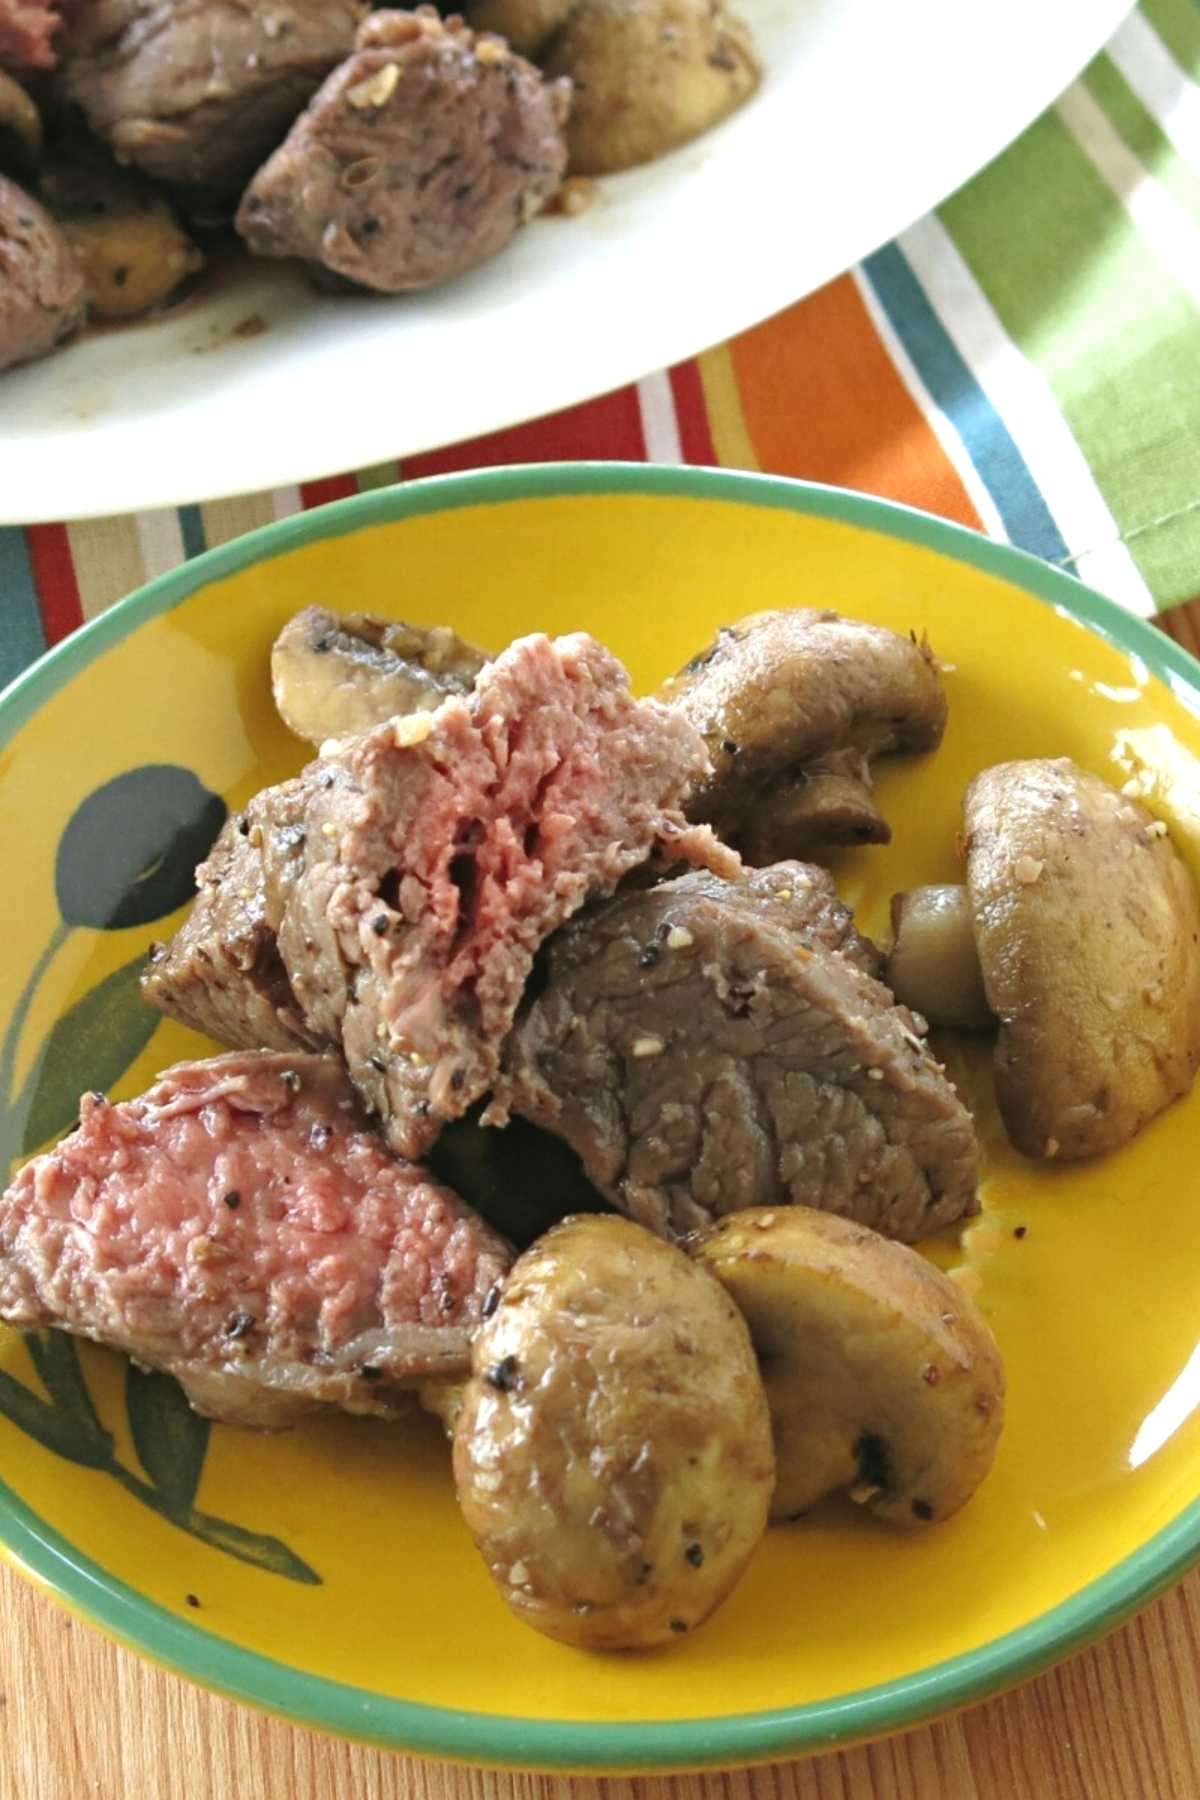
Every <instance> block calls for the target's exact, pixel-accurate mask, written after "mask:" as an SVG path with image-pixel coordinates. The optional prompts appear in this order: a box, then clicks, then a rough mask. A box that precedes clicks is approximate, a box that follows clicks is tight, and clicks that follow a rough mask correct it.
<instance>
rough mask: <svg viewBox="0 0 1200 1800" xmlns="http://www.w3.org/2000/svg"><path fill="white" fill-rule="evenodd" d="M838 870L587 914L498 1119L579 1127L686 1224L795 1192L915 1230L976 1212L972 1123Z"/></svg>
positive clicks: (558, 951)
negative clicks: (843, 890)
mask: <svg viewBox="0 0 1200 1800" xmlns="http://www.w3.org/2000/svg"><path fill="white" fill-rule="evenodd" d="M827 880H828V878H827V877H821V876H820V873H819V872H814V871H804V870H798V869H797V868H796V867H795V866H794V865H791V866H789V865H785V866H784V868H783V869H782V870H779V869H771V870H763V871H759V872H757V873H755V874H754V875H751V876H749V877H747V878H746V879H745V880H744V881H743V882H742V883H740V884H729V883H721V882H718V881H714V880H712V879H711V877H707V876H705V875H702V874H693V875H685V876H683V877H682V878H681V879H679V880H676V881H671V882H666V883H664V884H663V885H661V886H659V887H657V888H653V889H651V890H649V891H648V892H643V893H632V892H630V893H625V894H622V895H619V896H618V897H617V898H615V899H613V900H611V901H609V902H608V903H607V904H606V905H603V906H600V907H598V908H595V909H593V910H591V911H589V912H588V913H586V914H585V915H584V916H583V917H581V918H579V919H577V920H575V921H574V922H573V923H572V924H571V925H569V926H567V927H566V929H565V930H564V931H562V932H560V933H559V935H558V936H557V937H556V938H555V940H554V941H553V943H552V944H550V945H549V946H548V948H547V952H546V955H545V960H544V969H543V975H544V983H543V985H542V986H541V991H540V992H539V993H538V995H537V997H536V998H535V999H534V1000H533V1001H532V1003H531V1004H530V1005H529V1006H528V1007H527V1009H526V1011H525V1013H524V1016H523V1017H522V1018H521V1019H520V1021H519V1022H518V1025H517V1027H516V1029H515V1030H514V1032H513V1033H512V1036H511V1038H510V1039H509V1042H508V1045H507V1048H506V1051H505V1056H504V1070H503V1076H502V1079H501V1081H500V1083H499V1085H498V1088H497V1098H496V1105H495V1108H494V1112H495V1114H497V1115H499V1116H503V1113H504V1111H505V1110H506V1109H509V1110H511V1111H512V1112H515V1113H519V1114H521V1115H522V1116H523V1117H525V1118H527V1119H529V1120H530V1121H532V1123H534V1124H535V1125H539V1126H541V1127H542V1128H543V1129H545V1130H547V1131H554V1132H557V1133H559V1135H560V1136H562V1137H563V1138H565V1139H566V1141H567V1143H568V1144H570V1146H571V1147H572V1149H573V1150H575V1151H576V1153H577V1154H578V1156H579V1158H580V1160H581V1161H582V1163H583V1166H584V1169H585V1171H586V1172H587V1174H588V1176H589V1178H590V1179H591V1180H592V1181H593V1182H594V1183H595V1185H596V1187H597V1188H598V1189H599V1190H600V1192H601V1193H602V1194H604V1195H605V1196H606V1197H607V1198H608V1199H610V1200H611V1201H612V1202H613V1203H614V1204H615V1205H617V1206H619V1207H620V1208H621V1210H622V1211H624V1212H626V1213H628V1214H629V1215H630V1216H631V1217H632V1218H635V1219H637V1220H639V1221H640V1222H641V1223H642V1224H644V1225H648V1226H649V1227H650V1228H651V1229H652V1230H655V1231H658V1232H660V1233H662V1234H664V1235H667V1236H675V1235H680V1234H682V1233H685V1232H688V1231H692V1230H695V1229H696V1228H697V1227H700V1226H703V1225H706V1224H708V1223H709V1222H710V1221H711V1220H712V1219H714V1218H717V1217H719V1216H720V1215H722V1214H724V1213H729V1212H736V1211H739V1210H741V1209H743V1208H745V1207H750V1206H764V1205H775V1204H779V1203H786V1202H795V1203H797V1204H800V1205H805V1206H812V1207H818V1208H821V1209H823V1210H825V1211H828V1212H834V1213H839V1214H842V1215H843V1216H845V1217H847V1218H850V1219H855V1220H857V1221H858V1222H859V1223H860V1224H864V1225H870V1226H872V1227H873V1228H874V1229H875V1230H877V1231H881V1232H883V1233H884V1234H885V1235H886V1236H888V1237H893V1238H899V1239H902V1240H905V1241H909V1242H911V1241H913V1240H915V1239H918V1238H922V1237H925V1236H927V1235H929V1234H930V1233H931V1232H935V1231H938V1230H941V1229H942V1228H943V1227H945V1226H948V1225H952V1224H953V1223H954V1222H955V1221H956V1220H957V1219H960V1218H962V1217H963V1216H964V1215H965V1214H967V1213H970V1212H973V1211H974V1210H975V1207H976V1200H975V1188H976V1180H977V1174H978V1149H977V1145H976V1141H975V1132H974V1128H973V1126H972V1123H971V1118H970V1115H969V1114H968V1113H967V1111H966V1109H965V1107H964V1106H963V1105H962V1104H961V1102H960V1101H959V1100H958V1098H957V1096H956V1094H955V1093H954V1090H953V1088H952V1087H951V1086H950V1084H949V1083H948V1081H947V1080H946V1078H945V1075H944V1073H943V1071H942V1069H941V1067H940V1065H939V1064H938V1063H937V1062H935V1061H934V1059H933V1057H932V1055H931V1054H930V1052H929V1050H928V1049H927V1048H926V1046H925V1044H924V1043H923V1042H922V1040H921V1038H920V1036H919V1035H918V1027H917V1021H916V1020H915V1019H914V1018H913V1016H912V1014H910V1013H908V1012H907V1011H906V1010H904V1009H903V1008H901V1007H897V1006H896V1005H895V1004H894V1002H893V999H892V996H891V994H890V993H889V992H888V990H887V989H886V988H884V987H882V986H881V985H880V984H879V982H877V981H876V980H874V979H873V977H872V974H871V973H870V970H871V969H873V968H875V967H877V966H878V958H877V953H876V952H875V951H874V947H873V946H867V945H866V944H865V943H864V941H863V940H861V939H859V938H858V936H857V933H855V932H854V930H853V926H852V924H851V923H850V921H849V918H848V915H845V914H844V909H841V913H842V916H841V917H840V918H839V909H837V908H836V906H835V903H834V901H833V894H832V885H831V884H830V885H829V886H827V887H823V886H822V881H827ZM802 884H803V885H802ZM785 896H786V898H785Z"/></svg>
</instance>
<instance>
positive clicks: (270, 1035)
mask: <svg viewBox="0 0 1200 1800" xmlns="http://www.w3.org/2000/svg"><path fill="white" fill-rule="evenodd" d="M303 795H304V790H303V786H302V783H300V782H299V781H285V782H283V783H282V784H281V785H280V786H279V787H275V788H268V789H267V790H266V791H265V792H264V793H262V794H256V795H255V797H254V799H253V800H252V801H251V802H250V804H249V806H248V807H247V808H246V811H245V812H244V813H242V814H241V815H240V816H238V817H236V818H230V819H228V820H227V821H226V823H225V825H224V827H223V828H222V831H221V835H220V836H219V837H218V839H217V841H216V843H215V844H214V845H213V847H212V850H211V851H210V852H209V856H208V860H207V862H202V863H201V864H200V867H199V868H198V869H197V870H196V889H197V892H196V900H195V903H194V905H193V907H192V910H191V912H190V913H189V914H188V917H187V919H186V921H185V923H184V924H183V925H182V926H181V927H180V929H179V930H178V931H177V932H176V934H175V936H174V937H173V938H172V939H171V941H170V943H169V944H155V945H154V947H153V949H152V950H151V952H150V961H149V963H148V964H147V966H146V971H145V973H144V975H143V976H142V998H143V1000H145V1001H146V1002H147V1004H148V1005H150V1006H156V1007H157V1008H158V1010H159V1011H160V1012H164V1013H166V1014H167V1015H168V1016H169V1017H170V1018H173V1019H179V1020H180V1021H181V1022H182V1023H183V1024H184V1025H190V1026H191V1027H192V1029H193V1030H194V1031H202V1032H204V1034H205V1035H206V1036H207V1037H211V1038H215V1039H216V1041H217V1043H218V1044H227V1045H228V1046H229V1047H230V1048H231V1049H236V1050H260V1049H266V1050H304V1049H312V1048H314V1047H316V1040H315V1039H314V1038H313V1037H312V1036H311V1035H310V1034H309V1033H308V1032H307V1031H306V1029H305V1025H304V1021H303V1018H302V1017H301V1015H300V1011H299V1008H298V1007H297V1005H296V1000H295V996H294V995H293V993H292V990H291V985H290V984H289V982H288V978H287V971H286V969H285V968H284V966H283V963H282V961H281V960H280V956H279V949H278V946H277V944H276V942H275V932H274V929H273V927H272V926H271V924H270V923H269V922H268V919H267V895H266V882H265V878H264V874H263V862H262V854H261V851H260V850H259V848H258V844H259V842H260V840H261V835H262V831H263V829H264V826H275V827H276V828H278V829H287V827H288V824H289V822H290V821H293V820H294V819H295V818H296V817H297V816H298V813H299V810H300V809H301V807H302V802H303ZM252 836H253V842H252V841H251V838H252Z"/></svg>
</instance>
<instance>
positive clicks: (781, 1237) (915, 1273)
mask: <svg viewBox="0 0 1200 1800" xmlns="http://www.w3.org/2000/svg"><path fill="white" fill-rule="evenodd" d="M691 1247H692V1249H693V1254H694V1255H696V1256H697V1258H698V1259H699V1260H700V1261H701V1262H702V1263H703V1264H704V1266H705V1268H707V1269H708V1270H709V1271H710V1273H712V1274H713V1275H715V1276H716V1277H717V1279H718V1281H720V1283H721V1284H722V1286H723V1287H725V1288H726V1289H727V1291H728V1292H729V1294H730V1295H731V1296H732V1298H733V1299H734V1300H735V1301H736V1303H737V1306H738V1308H739V1310H740V1311H741V1313H742V1315H743V1317H744V1318H745V1320H746V1323H747V1325H748V1326H749V1327H750V1338H751V1341H752V1343H753V1344H754V1348H755V1351H756V1352H757V1354H758V1357H759V1364H760V1367H761V1369H762V1374H763V1382H764V1385H765V1387H766V1391H767V1403H768V1405H769V1406H770V1409H771V1426H772V1431H773V1434H774V1440H775V1460H776V1484H775V1494H774V1498H773V1500H772V1503H771V1517H772V1518H773V1519H791V1518H795V1517H796V1516H797V1515H798V1514H799V1513H802V1512H804V1511H806V1510H807V1509H808V1508H809V1507H810V1506H813V1505H814V1504H815V1503H816V1502H817V1501H818V1500H820V1499H822V1498H823V1497H824V1496H825V1495H827V1494H833V1493H838V1492H840V1491H843V1490H848V1491H849V1492H850V1494H851V1496H852V1498H854V1499H858V1500H861V1501H862V1502H863V1503H864V1504H865V1505H867V1506H868V1507H869V1508H870V1510H871V1511H872V1512H873V1513H875V1514H877V1515H878V1516H879V1517H881V1518H885V1519H887V1520H889V1521H890V1522H891V1523H893V1524H897V1525H908V1526H913V1525H921V1524H932V1523H934V1522H936V1521H938V1520H941V1519H947V1518H949V1517H950V1516H951V1514H952V1513H955V1512H957V1511H958V1509H959V1508H960V1507H961V1506H963V1505H964V1504H965V1503H966V1501H967V1500H969V1499H970V1497H971V1495H972V1494H973V1493H974V1492H975V1489H976V1488H977V1487H978V1486H979V1483H980V1482H981V1481H982V1480H983V1478H984V1476H985V1475H986V1474H987V1472H988V1470H989V1469H990V1468H991V1465H992V1459H993V1457H994V1456H995V1452H996V1444H997V1442H998V1440H999V1437H1000V1431H1001V1428H1002V1425H1003V1421H1004V1366H1003V1364H1002V1362H1001V1360H1000V1352H999V1350H998V1349H997V1348H996V1343H995V1340H994V1338H993V1337H992V1334H991V1331H990V1330H989V1329H988V1326H987V1325H986V1323H985V1322H984V1319H983V1316H982V1314H980V1313H979V1312H978V1311H977V1310H976V1308H975V1307H974V1306H973V1305H972V1304H971V1302H970V1300H968V1298H967V1296H966V1295H965V1294H964V1293H963V1291H962V1290H961V1288H959V1287H958V1286H956V1284H955V1283H954V1282H953V1281H951V1280H950V1278H949V1277H948V1276H947V1275H943V1274H942V1273H941V1271H940V1270H939V1269H935V1268H934V1267H933V1265H932V1264H931V1263H928V1262H926V1261H925V1259H924V1257H922V1256H920V1255H918V1253H917V1252H916V1251H915V1250H910V1249H908V1248H907V1247H906V1246H905V1245H903V1244H896V1243H891V1242H889V1241H888V1240H887V1239H886V1238H882V1237H880V1236H879V1235H878V1234H877V1233H876V1232H873V1231H869V1230H867V1229H866V1228H865V1227H864V1226H862V1225H856V1224H854V1223H852V1222H851V1221H850V1220H848V1219H841V1218H838V1217H836V1216H835V1215H834V1214H831V1213H822V1212H814V1211H812V1210H810V1209H809V1208H808V1207H804V1206H788V1207H780V1208H778V1209H777V1210H775V1209H762V1208H758V1209H755V1210H753V1211H749V1212H742V1213H732V1214H730V1215H729V1216H728V1217H727V1218H724V1219H721V1220H720V1221H719V1222H718V1223H717V1224H715V1225H713V1226H712V1227H711V1228H710V1230H708V1231H707V1232H704V1233H702V1234H700V1236H699V1237H698V1239H697V1240H696V1241H695V1243H694V1244H693V1245H692V1246H691Z"/></svg>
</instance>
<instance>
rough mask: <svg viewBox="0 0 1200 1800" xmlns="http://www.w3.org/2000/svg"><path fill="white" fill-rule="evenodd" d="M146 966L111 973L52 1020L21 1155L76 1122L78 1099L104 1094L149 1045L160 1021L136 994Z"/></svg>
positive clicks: (140, 961)
mask: <svg viewBox="0 0 1200 1800" xmlns="http://www.w3.org/2000/svg"><path fill="white" fill-rule="evenodd" d="M145 962H146V958H145V956H144V954H143V955H139V956H136V957H134V959H133V961H132V962H128V963H125V964H124V965H123V967H121V968H119V969H114V971H113V973H112V974H111V975H108V976H106V977H105V979H104V980H103V981H101V982H100V983H98V985H97V986H96V987H94V988H92V989H90V991H89V992H88V993H86V994H85V995H84V996H83V998H82V999H81V1000H77V1001H76V1002H75V1005H74V1006H72V1007H71V1008H70V1010H69V1011H67V1012H65V1013H63V1015H62V1017H61V1018H60V1019H58V1020H57V1021H56V1023H55V1025H54V1028H53V1030H52V1031H51V1032H50V1035H49V1036H48V1037H47V1039H46V1041H45V1043H44V1044H43V1046H42V1049H41V1052H40V1054H39V1056H38V1060H37V1064H36V1066H35V1069H34V1072H33V1075H32V1076H31V1077H30V1080H29V1082H28V1083H27V1088H26V1091H27V1092H28V1091H29V1090H30V1089H32V1093H31V1097H30V1100H29V1110H28V1112H27V1113H26V1115H25V1127H24V1130H23V1132H22V1137H21V1147H22V1151H23V1152H24V1154H26V1155H28V1154H29V1152H30V1151H31V1150H36V1149H37V1148H38V1146H39V1145H41V1144H44V1143H46V1142H47V1140H48V1139H50V1138H53V1137H57V1136H58V1134H59V1133H60V1132H62V1131H65V1130H66V1128H67V1126H68V1125H70V1124H71V1123H72V1121H73V1120H74V1119H75V1118H77V1117H78V1113H79V1096H80V1094H81V1093H82V1092H84V1090H85V1089H87V1088H96V1089H98V1090H100V1091H101V1092H104V1091H106V1090H107V1089H108V1088H110V1087H111V1086H112V1085H113V1083H114V1082H116V1081H119V1080H120V1078H121V1076H122V1075H123V1074H124V1073H125V1071H126V1069H127V1068H128V1067H129V1065H130V1063H131V1062H133V1061H134V1060H135V1058H136V1057H138V1056H139V1055H140V1054H141V1052H142V1051H143V1050H144V1049H145V1047H146V1045H147V1044H148V1043H149V1042H150V1039H151V1037H152V1036H153V1035H154V1030H155V1027H156V1026H157V1025H158V1024H159V1022H160V1019H159V1014H158V1013H156V1012H155V1011H154V1010H153V1008H152V1007H149V1006H147V1005H146V1004H145V1002H144V1001H143V1000H142V997H141V994H140V993H139V991H138V981H139V979H140V977H141V973H142V969H143V968H144V967H145Z"/></svg>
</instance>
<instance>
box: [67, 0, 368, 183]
mask: <svg viewBox="0 0 1200 1800" xmlns="http://www.w3.org/2000/svg"><path fill="white" fill-rule="evenodd" d="M365 10H366V3H365V0H270V4H268V5H262V6H256V5H250V4H247V0H87V4H85V5H82V6H80V7H79V9H78V13H77V16H76V17H75V19H74V21H73V22H72V24H71V27H70V29H69V30H68V32H67V33H66V35H65V38H64V40H63V43H62V47H61V64H62V68H61V73H60V76H59V87H60V92H61V93H62V95H63V97H64V98H65V99H67V100H69V101H71V102H73V103H74V104H75V105H77V106H80V107H82V109H83V111H84V112H85V114H86V115H87V119H88V123H89V124H90V125H91V127H92V130H93V131H94V132H95V133H96V135H97V136H98V137H101V138H103V139H104V140H105V141H106V142H107V143H109V144H111V145H112V148H113V150H114V151H115V152H116V154H117V156H118V157H119V158H120V160H121V161H122V162H130V163H136V164H137V165H138V167H139V168H142V169H145V171H146V173H147V174H148V175H153V176H154V177H155V178H156V179H157V180H160V181H166V182H172V183H178V184H180V185H181V186H187V187H195V188H200V189H203V190H206V191H208V192H211V193H213V194H217V193H219V194H223V195H227V196H229V197H230V198H232V197H234V196H236V195H237V194H239V193H240V192H241V190H242V188H243V187H244V186H245V184H246V182H247V181H248V180H249V179H250V177H251V175H253V173H254V171H255V169H256V168H257V167H258V166H259V164H260V163H261V162H262V160H263V158H264V157H265V156H268V155H269V154H270V152H271V151H272V150H273V149H274V148H275V146H276V144H278V143H279V141H280V139H281V138H282V137H283V136H284V135H285V133H286V132H287V129H288V127H289V125H290V124H291V123H292V120H293V119H294V118H295V117H296V115H297V113H299V112H301V111H302V110H303V108H304V107H305V105H306V104H307V102H308V100H309V98H310V96H311V95H312V94H313V93H314V92H315V91H316V89H317V88H318V87H319V86H320V84H321V82H322V81H323V80H324V79H325V77H326V75H328V73H329V71H330V69H332V68H333V67H334V65H335V64H336V63H338V62H340V61H341V59H342V57H344V56H346V55H348V53H349V51H350V48H351V46H352V44H353V42H354V31H355V27H356V26H357V25H358V23H359V21H360V20H361V19H362V17H363V14H364V12H365Z"/></svg>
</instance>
